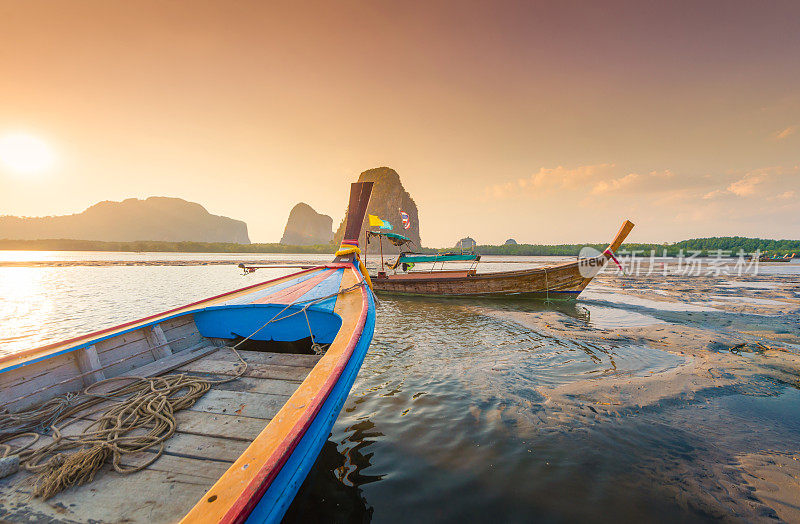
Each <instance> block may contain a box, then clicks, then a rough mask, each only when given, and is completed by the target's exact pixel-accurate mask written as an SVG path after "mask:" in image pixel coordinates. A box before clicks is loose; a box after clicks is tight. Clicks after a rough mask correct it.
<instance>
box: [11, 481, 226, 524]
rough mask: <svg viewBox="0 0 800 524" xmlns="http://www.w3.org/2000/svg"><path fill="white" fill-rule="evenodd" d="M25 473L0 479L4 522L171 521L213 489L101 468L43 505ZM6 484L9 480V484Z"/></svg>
mask: <svg viewBox="0 0 800 524" xmlns="http://www.w3.org/2000/svg"><path fill="white" fill-rule="evenodd" d="M27 476H29V474H26V475H25V476H22V475H15V476H14V477H10V478H9V479H5V480H3V481H0V515H2V519H3V521H7V522H146V523H151V522H152V523H170V522H175V520H176V519H178V518H179V517H180V516H182V515H184V514H185V513H186V511H188V510H189V509H190V508H191V507H192V505H193V504H194V503H195V502H197V500H198V499H200V498H201V497H202V496H203V494H204V493H205V492H206V491H207V490H208V489H209V488H210V487H211V486H212V485H213V483H214V481H213V480H212V479H209V478H203V477H200V476H197V475H190V474H179V473H173V474H171V475H169V476H168V475H167V474H166V473H165V472H163V471H157V470H150V469H146V470H144V471H140V472H137V473H133V474H130V475H121V474H119V473H116V472H115V471H113V470H111V469H110V468H104V469H103V470H102V471H100V472H99V473H98V474H97V476H96V477H95V479H94V481H92V482H91V483H89V484H86V485H84V486H80V487H77V488H72V489H68V490H65V491H63V492H61V493H59V494H58V495H55V496H54V497H53V498H51V499H49V500H47V501H43V500H41V499H37V498H33V497H32V494H31V491H32V486H30V485H29V484H28V483H26V482H21V481H14V479H15V478H16V477H19V479H24V478H25V477H27ZM9 481H14V482H13V484H12V483H11V482H9Z"/></svg>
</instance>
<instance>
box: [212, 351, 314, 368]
mask: <svg viewBox="0 0 800 524" xmlns="http://www.w3.org/2000/svg"><path fill="white" fill-rule="evenodd" d="M238 352H239V354H240V355H241V356H242V358H243V359H244V360H245V362H252V363H256V364H272V365H278V366H300V367H306V368H313V367H314V366H316V365H317V362H319V359H320V358H322V355H299V354H296V353H270V352H267V351H245V350H241V349H240V350H238ZM209 358H210V359H212V360H224V361H225V362H239V359H238V357H237V356H236V353H234V352H233V351H232V350H230V349H223V350H222V351H220V352H219V353H217V354H215V355H214V356H212V357H209Z"/></svg>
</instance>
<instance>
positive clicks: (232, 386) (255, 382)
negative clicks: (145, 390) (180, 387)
mask: <svg viewBox="0 0 800 524" xmlns="http://www.w3.org/2000/svg"><path fill="white" fill-rule="evenodd" d="M190 374H191V375H196V376H199V377H201V378H208V379H211V380H221V379H226V378H230V377H229V376H227V375H216V374H213V373H190ZM299 385H300V383H299V382H295V381H293V380H279V379H272V378H252V377H239V378H237V379H236V380H232V381H230V382H223V383H221V384H214V389H216V390H224V391H247V392H249V393H269V394H271V395H283V396H286V397H290V396H292V394H294V392H295V391H296V390H297V388H298V386H299Z"/></svg>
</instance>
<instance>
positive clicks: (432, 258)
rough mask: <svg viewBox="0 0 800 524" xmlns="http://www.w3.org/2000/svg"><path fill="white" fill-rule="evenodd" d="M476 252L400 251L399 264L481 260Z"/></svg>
mask: <svg viewBox="0 0 800 524" xmlns="http://www.w3.org/2000/svg"><path fill="white" fill-rule="evenodd" d="M480 259H481V256H480V255H478V254H476V253H437V254H435V255H420V254H415V253H400V255H398V257H397V264H416V263H417V262H466V261H472V260H480Z"/></svg>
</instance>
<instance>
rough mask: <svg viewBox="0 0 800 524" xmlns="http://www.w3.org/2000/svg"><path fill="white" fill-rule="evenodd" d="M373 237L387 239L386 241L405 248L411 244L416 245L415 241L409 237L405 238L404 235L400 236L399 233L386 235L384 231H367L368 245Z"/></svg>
mask: <svg viewBox="0 0 800 524" xmlns="http://www.w3.org/2000/svg"><path fill="white" fill-rule="evenodd" d="M371 237H386V239H387V240H389V242H391V243H392V244H394V245H395V246H404V245H406V244H409V243H410V244H413V243H414V241H413V240H411V239H410V238H408V237H404V236H403V235H398V234H397V233H385V232H383V231H367V243H369V239H370V238H371Z"/></svg>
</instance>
